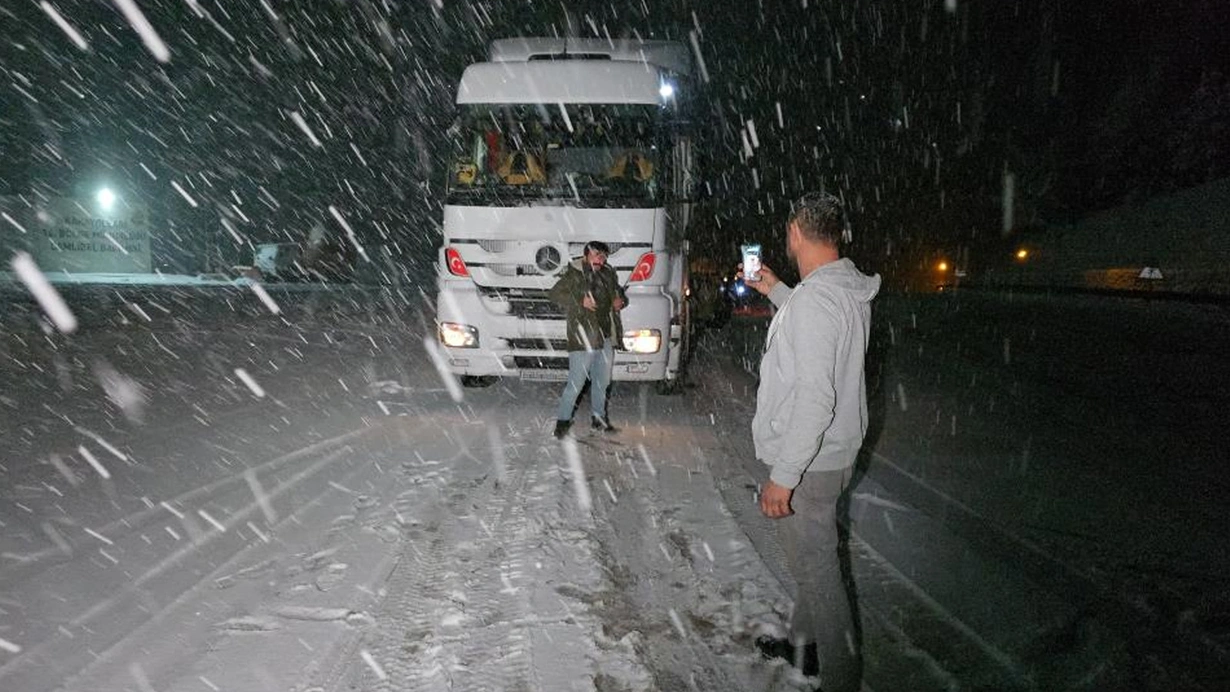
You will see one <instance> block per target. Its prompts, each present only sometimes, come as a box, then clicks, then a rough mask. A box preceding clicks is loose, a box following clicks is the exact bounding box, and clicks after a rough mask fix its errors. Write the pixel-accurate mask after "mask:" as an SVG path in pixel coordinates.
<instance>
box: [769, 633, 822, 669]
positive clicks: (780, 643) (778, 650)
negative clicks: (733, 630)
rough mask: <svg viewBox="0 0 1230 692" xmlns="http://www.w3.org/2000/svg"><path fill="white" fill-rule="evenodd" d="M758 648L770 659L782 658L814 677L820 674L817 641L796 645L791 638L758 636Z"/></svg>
mask: <svg viewBox="0 0 1230 692" xmlns="http://www.w3.org/2000/svg"><path fill="white" fill-rule="evenodd" d="M756 649H758V650H759V651H760V655H761V656H764V657H765V658H768V659H773V658H780V659H782V660H783V661H786V662H787V663H790V664H791V665H793V666H795V667H796V668H798V669H799V671H800V672H802V673H803V675H806V676H808V677H814V676H816V675H819V674H820V654H819V651H818V650H817V649H816V644H815V642H812V643H810V644H804V645H803V646H801V647H796V646H794V645H793V644H791V643H790V640H789V639H779V638H777V637H770V636H767V635H766V636H761V637H757V638H756Z"/></svg>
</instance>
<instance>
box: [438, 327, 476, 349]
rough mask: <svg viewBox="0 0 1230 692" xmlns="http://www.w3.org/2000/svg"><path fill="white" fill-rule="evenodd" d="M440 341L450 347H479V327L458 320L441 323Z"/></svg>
mask: <svg viewBox="0 0 1230 692" xmlns="http://www.w3.org/2000/svg"><path fill="white" fill-rule="evenodd" d="M439 333H440V342H441V343H443V344H444V345H445V346H448V347H450V348H478V328H477V327H471V326H470V325H468V324H457V323H456V322H441V323H440V330H439Z"/></svg>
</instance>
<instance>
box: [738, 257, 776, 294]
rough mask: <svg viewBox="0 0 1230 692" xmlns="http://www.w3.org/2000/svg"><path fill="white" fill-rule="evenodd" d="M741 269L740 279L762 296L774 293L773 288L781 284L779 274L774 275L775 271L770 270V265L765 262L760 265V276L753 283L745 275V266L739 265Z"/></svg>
mask: <svg viewBox="0 0 1230 692" xmlns="http://www.w3.org/2000/svg"><path fill="white" fill-rule="evenodd" d="M739 268H740V271H739V274H738V277H739V278H740V279H743V283H745V284H747V285H748V286H750V287H751V288H752V289H754V290H755V291H756V292H757V293H759V294H760V295H763V296H767V295H769V293H771V292H772V291H773V288H774V287H775V286H777V284H779V283H781V279H779V278H777V274H774V273H773V270H772V269H769V267H768V265H766V264H764V263H763V262H762V263H761V264H760V270H759V271H758V272H757V274H759V276H757V277H756V280H755V281H752V280H751V279H748V278H747V277H746V276H744V275H743V271H742V268H743V265H739Z"/></svg>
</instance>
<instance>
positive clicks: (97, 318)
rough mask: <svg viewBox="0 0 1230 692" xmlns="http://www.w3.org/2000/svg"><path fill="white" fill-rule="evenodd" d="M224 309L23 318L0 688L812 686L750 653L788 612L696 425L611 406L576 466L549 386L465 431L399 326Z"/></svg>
mask: <svg viewBox="0 0 1230 692" xmlns="http://www.w3.org/2000/svg"><path fill="white" fill-rule="evenodd" d="M239 296H243V299H244V300H246V301H247V302H246V303H244V304H242V305H239V306H238V307H236V305H234V304H232V305H231V307H230V309H226V310H220V311H218V310H215V308H216V307H217V306H216V305H214V303H216V302H217V301H213V302H212V303H211V304H210V305H212V307H209V308H203V307H201V305H202V304H201V303H198V302H193V301H194V300H199V297H192V296H189V297H183V296H181V297H180V299H181V300H182V301H186V303H187V304H186V305H182V306H181V307H180V309H181V310H184V312H179V311H178V310H162V311H160V310H157V309H155V308H154V307H151V306H150V305H149V303H156V304H159V305H162V304H164V303H167V302H168V300H167V296H165V295H158V294H134V295H132V296H129V297H128V298H125V299H124V300H123V301H120V304H121V305H123V306H131V305H137V306H138V307H141V306H144V307H143V308H142V309H141V310H140V311H138V312H144V313H145V314H147V315H149V316H150V317H151V319H149V320H145V319H134V318H131V315H130V316H129V317H128V318H124V319H116V318H115V316H114V315H115V314H118V313H114V312H110V311H109V310H106V309H101V308H102V307H103V306H94V307H96V308H99V311H98V312H96V313H93V314H88V315H86V319H85V322H84V325H83V327H82V329H81V331H80V332H78V333H77V334H75V335H74V336H72V337H71V338H64V337H59V336H57V335H55V334H42V333H40V332H39V331H38V330H37V320H36V319H34V315H33V314H26V315H25V316H23V317H20V318H14V317H13V315H14V314H16V313H10V319H9V320H8V321H7V322H6V324H5V325H4V326H5V330H4V350H3V356H4V363H3V366H2V367H3V374H4V381H5V382H7V383H14V384H16V385H17V386H8V385H6V387H5V391H4V393H3V394H4V397H5V398H4V405H5V408H6V416H5V422H4V427H3V433H4V439H6V440H8V441H10V443H9V444H7V445H6V450H5V459H4V462H3V464H4V465H3V469H2V472H3V473H4V474H5V476H6V483H5V495H6V500H7V502H6V503H5V504H4V507H3V509H2V510H0V520H2V521H3V523H4V527H5V531H4V532H3V535H0V555H2V561H0V592H2V593H0V595H2V597H3V601H0V608H3V619H2V620H0V638H2V639H3V640H4V641H5V642H7V643H8V644H9V645H10V646H9V647H8V648H9V649H10V650H9V651H6V652H4V654H3V659H0V689H20V690H28V691H30V692H34V691H35V690H47V689H66V690H147V689H158V690H253V689H296V690H313V689H315V690H333V689H356V688H357V689H396V690H404V689H424V690H432V689H542V690H554V689H578V690H589V689H600V690H656V689H792V688H794V687H795V686H796V685H797V684H799V683H801V682H802V681H801V680H798V679H797V678H792V677H791V672H790V671H789V670H788V669H787V668H785V667H782V666H778V665H771V664H768V663H766V662H763V661H761V660H760V659H759V658H758V656H756V655H755V653H754V652H753V650H752V647H751V644H750V642H751V638H752V636H753V635H754V634H755V633H757V632H759V631H762V630H766V629H772V628H774V627H780V623H781V621H782V615H783V613H785V612H786V611H787V610H788V607H789V601H788V599H787V598H786V597H785V595H784V593H783V591H782V589H781V588H780V586H779V585H778V583H777V582H776V580H775V579H774V578H773V576H772V575H771V574H770V573H769V571H768V570H767V568H766V567H765V565H764V563H763V561H762V560H761V559H760V557H759V556H758V554H757V553H756V552H755V551H754V550H753V548H752V546H751V545H750V544H749V542H748V540H747V537H746V535H745V534H744V532H743V531H742V529H741V528H740V527H739V525H738V524H737V522H736V521H735V520H734V518H733V517H732V515H731V514H730V512H729V511H728V510H727V509H726V507H725V505H724V503H723V498H722V496H721V495H720V493H719V491H718V488H717V485H716V484H715V480H714V474H713V472H712V469H711V468H710V467H709V460H707V459H706V458H705V457H704V456H703V455H698V454H697V450H699V449H703V448H706V447H708V448H713V447H715V446H716V443H715V441H714V438H713V433H712V424H710V425H709V426H708V427H706V426H697V425H695V421H693V420H692V419H691V417H692V415H693V414H691V413H689V412H688V411H687V405H686V400H685V399H681V398H673V399H672V398H661V397H657V396H651V395H650V394H649V393H648V389H647V388H642V387H632V386H622V387H620V388H619V389H618V391H617V392H616V395H615V398H614V401H613V402H612V411H613V415H614V417H615V419H616V420H618V421H620V422H621V423H623V424H624V425H625V429H624V431H623V432H622V433H620V434H619V435H617V436H615V437H613V438H606V437H599V436H591V435H588V434H585V433H582V434H581V435H580V437H579V439H578V441H577V443H576V445H575V448H574V449H572V450H571V451H570V448H569V447H567V446H564V445H561V444H560V443H559V442H557V441H556V440H554V439H553V438H551V436H550V435H549V425H550V423H551V421H550V420H549V419H550V418H551V413H550V411H551V410H552V405H551V404H552V401H553V399H554V397H555V395H556V393H557V392H556V389H557V386H555V385H549V384H539V385H531V384H521V383H515V382H513V383H507V384H502V385H498V386H496V387H493V388H491V389H488V390H470V391H467V397H466V399H465V401H464V402H463V403H461V404H460V405H459V404H455V403H454V402H453V401H452V400H451V399H450V398H449V396H448V394H447V391H446V389H445V388H444V387H443V386H442V383H441V382H440V380H439V379H438V376H437V375H436V373H435V371H434V368H432V367H431V365H430V363H429V361H428V359H427V357H426V355H425V354H424V353H423V352H422V346H421V343H422V342H421V333H422V329H421V328H420V327H418V326H417V325H415V324H414V323H413V322H411V323H410V325H411V326H407V325H406V324H403V323H399V322H398V321H397V320H395V319H393V318H392V317H391V316H389V315H387V314H378V313H367V314H365V313H363V312H362V311H348V310H347V309H344V306H343V308H339V307H338V306H336V305H329V306H325V307H321V306H319V305H315V306H313V309H312V310H310V311H308V310H297V309H296V308H297V307H302V306H303V305H305V304H307V303H306V302H305V303H303V304H298V303H295V304H288V305H287V306H286V310H285V311H284V313H283V314H282V315H281V316H279V317H274V316H272V315H270V314H268V313H267V312H262V310H261V307H260V304H259V303H257V302H256V301H255V299H254V298H252V297H251V296H248V295H246V294H242V293H241V294H239ZM230 297H231V299H232V301H237V300H240V298H239V297H238V296H230ZM130 298H131V299H130ZM69 302H70V304H71V305H75V307H76V309H77V310H78V311H82V312H84V311H83V310H82V306H81V304H80V302H79V301H78V302H74V300H73V296H71V295H70V296H69ZM164 307H166V306H165V305H164ZM317 308H320V309H319V310H318V309H317ZM326 308H328V309H326ZM211 310H214V311H213V312H211ZM339 313H342V314H341V315H340V316H339ZM373 314H375V315H376V316H375V317H373V316H372V315H373ZM107 315H110V316H107ZM26 318H30V319H26ZM241 369H242V370H243V372H244V373H245V375H246V377H241V376H239V375H238V374H237V371H238V370H241ZM253 384H256V385H257V386H256V387H253V386H252V385H253ZM572 452H575V454H576V459H577V461H579V467H580V468H583V469H584V473H585V474H586V478H585V483H584V484H582V485H578V483H577V479H576V478H575V477H574V476H573V468H574V466H573V464H572V463H570V460H569V455H570V453H572ZM578 488H584V489H585V490H586V491H587V494H588V498H587V499H588V502H584V501H583V500H585V499H586V498H584V497H583V496H582V495H581V494H579V493H578ZM742 495H743V496H744V497H746V498H747V499H748V502H749V504H750V491H749V490H743V491H742ZM586 504H588V508H586V506H585V505H586Z"/></svg>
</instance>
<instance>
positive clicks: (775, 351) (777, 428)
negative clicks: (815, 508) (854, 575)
mask: <svg viewBox="0 0 1230 692" xmlns="http://www.w3.org/2000/svg"><path fill="white" fill-rule="evenodd" d="M879 290H880V277H879V276H878V275H873V276H867V275H866V274H863V273H862V272H860V271H859V270H858V269H857V268H856V267H855V266H854V263H853V262H851V261H850V260H849V259H845V258H843V259H839V260H837V261H835V262H830V263H828V264H825V265H823V266H821V267H819V268H818V269H816V270H815V271H813V272H812V273H810V274H808V275H807V276H806V277H804V279H803V280H802V281H801V282H799V284H798V286H796V287H795V288H793V289H791V288H790V287H788V286H786V284H784V283H779V284H778V285H777V286H775V287H774V288H773V290H772V291H771V292H770V293H769V300H771V301H773V304H774V305H776V306H777V314H776V315H774V316H773V321H772V322H771V323H770V324H769V333H768V336H767V337H766V339H765V354H764V357H763V358H762V359H761V361H760V388H759V390H758V391H757V392H756V417H755V418H754V419H753V420H752V438H753V440H754V441H755V443H756V456H757V458H759V459H760V460H761V461H763V462H764V463H766V464H768V465H769V466H771V467H772V469H771V472H770V474H769V477H770V478H771V479H772V480H773V482H774V483H777V484H778V485H782V486H785V487H787V488H794V487H795V486H797V485H798V484H799V481H800V480H802V477H803V473H804V472H805V471H832V470H837V469H844V468H847V467H849V466H851V465H853V464H854V458H855V457H856V456H857V455H858V450H859V447H861V446H862V444H863V436H864V435H865V434H866V433H867V384H866V382H865V379H864V369H863V360H864V357H865V356H866V354H867V339H868V336H869V334H870V331H871V299H872V298H874V297H875V295H876V293H877V292H878V291H879Z"/></svg>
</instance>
